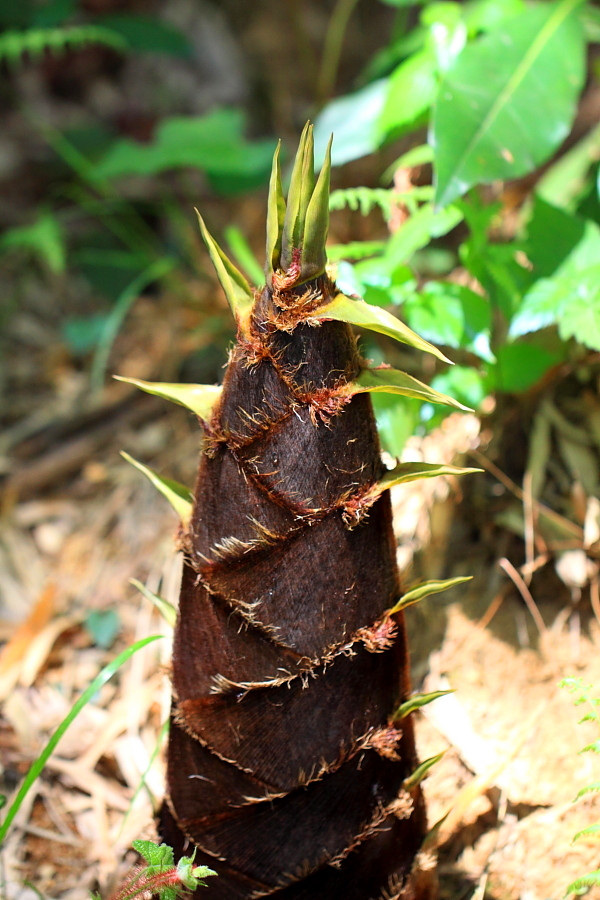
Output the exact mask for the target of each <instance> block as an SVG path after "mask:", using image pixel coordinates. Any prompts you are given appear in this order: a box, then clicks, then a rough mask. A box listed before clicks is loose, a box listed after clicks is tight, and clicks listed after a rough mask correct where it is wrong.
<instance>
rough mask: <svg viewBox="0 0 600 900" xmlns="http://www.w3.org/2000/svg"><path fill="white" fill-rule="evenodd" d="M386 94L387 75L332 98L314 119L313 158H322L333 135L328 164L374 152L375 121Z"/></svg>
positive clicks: (345, 161) (377, 143) (358, 157)
mask: <svg viewBox="0 0 600 900" xmlns="http://www.w3.org/2000/svg"><path fill="white" fill-rule="evenodd" d="M386 93H387V78H382V79H380V80H378V81H373V82H372V83H371V84H369V85H367V87H364V88H361V90H360V91H357V92H356V93H355V94H347V95H346V96H345V97H338V98H337V99H336V100H332V102H331V103H328V104H327V106H326V107H325V108H324V109H323V110H322V111H321V112H320V113H319V115H318V116H317V118H316V120H315V157H316V160H317V163H320V162H321V161H322V160H324V159H325V152H326V148H327V143H328V141H329V138H330V136H331V134H332V133H333V134H335V143H334V145H333V147H332V151H331V163H332V165H334V166H341V165H343V164H344V163H347V162H350V160H352V159H360V157H361V156H368V155H369V153H374V152H375V151H376V150H377V149H378V147H379V141H378V139H377V135H376V126H377V120H378V119H379V115H380V113H381V110H382V109H383V104H384V103H385V96H386Z"/></svg>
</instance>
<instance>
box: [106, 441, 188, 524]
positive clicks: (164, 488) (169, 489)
mask: <svg viewBox="0 0 600 900" xmlns="http://www.w3.org/2000/svg"><path fill="white" fill-rule="evenodd" d="M121 456H122V457H123V459H126V460H127V462H128V463H131V465H132V466H135V468H136V469H139V471H140V472H142V473H143V474H144V475H145V476H146V478H147V479H148V480H149V481H151V482H152V484H153V485H154V487H155V488H156V489H157V490H158V491H160V493H161V494H162V495H163V497H165V498H166V499H167V500H168V501H169V503H170V504H171V506H172V507H173V509H174V510H175V512H176V513H177V515H178V516H179V518H180V519H181V522H182V524H183V525H184V526H186V525H187V524H188V523H189V521H190V519H191V518H192V501H193V494H192V492H191V491H190V490H189V488H186V487H185V485H183V484H180V483H179V482H178V481H173V479H172V478H163V477H162V476H161V475H158V474H157V473H156V472H153V471H152V469H149V468H148V466H145V465H144V464H143V463H141V462H138V460H137V459H134V458H133V456H130V455H129V453H126V452H125V451H124V450H121Z"/></svg>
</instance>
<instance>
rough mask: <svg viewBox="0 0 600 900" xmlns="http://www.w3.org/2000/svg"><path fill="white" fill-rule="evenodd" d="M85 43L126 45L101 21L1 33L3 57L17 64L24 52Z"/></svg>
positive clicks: (36, 55) (57, 50) (40, 52)
mask: <svg viewBox="0 0 600 900" xmlns="http://www.w3.org/2000/svg"><path fill="white" fill-rule="evenodd" d="M84 44H104V45H105V46H107V47H112V48H113V49H114V50H124V49H126V47H127V42H126V41H125V39H124V38H122V37H121V35H120V34H117V33H116V32H114V31H111V29H110V28H103V27H102V26H100V25H73V26H71V27H68V28H30V29H28V30H27V31H6V32H5V33H4V34H2V35H0V61H3V60H6V62H8V63H11V64H15V63H19V62H21V60H22V59H23V57H25V56H29V57H30V58H32V59H36V58H39V57H40V56H43V54H44V53H46V52H49V53H65V52H66V51H67V50H71V49H73V48H76V47H81V46H82V45H84Z"/></svg>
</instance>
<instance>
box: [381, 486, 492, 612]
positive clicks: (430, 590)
mask: <svg viewBox="0 0 600 900" xmlns="http://www.w3.org/2000/svg"><path fill="white" fill-rule="evenodd" d="M474 471H479V472H480V471H481V469H476V470H474ZM472 578H473V576H472V575H461V576H459V577H457V578H446V579H445V580H444V581H424V582H423V583H422V584H417V585H416V587H414V588H411V590H410V591H407V592H406V593H405V594H403V595H402V597H401V598H400V600H398V602H397V603H396V604H395V605H394V606H392V608H391V609H389V610H388V615H390V616H392V615H394V613H397V612H400V610H402V609H406V608H407V607H408V606H414V604H415V603H419V601H420V600H424V599H425V597H430V596H431V595H432V594H439V593H441V591H447V590H449V589H450V588H452V587H455V586H456V585H457V584H466V582H467V581H471V580H472Z"/></svg>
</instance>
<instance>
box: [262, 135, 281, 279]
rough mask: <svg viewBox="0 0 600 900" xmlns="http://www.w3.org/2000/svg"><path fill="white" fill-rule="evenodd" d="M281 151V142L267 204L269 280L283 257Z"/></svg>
mask: <svg viewBox="0 0 600 900" xmlns="http://www.w3.org/2000/svg"><path fill="white" fill-rule="evenodd" d="M280 150H281V141H279V143H278V144H277V149H276V150H275V154H274V156H273V169H272V170H271V181H270V182H269V200H268V203H267V261H266V264H265V274H266V276H267V280H269V279H270V277H271V275H272V274H273V272H274V271H275V269H276V268H277V267H278V265H279V258H280V256H281V236H282V232H283V222H284V219H285V199H284V197H283V188H282V187H281V165H280V162H279V153H280Z"/></svg>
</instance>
